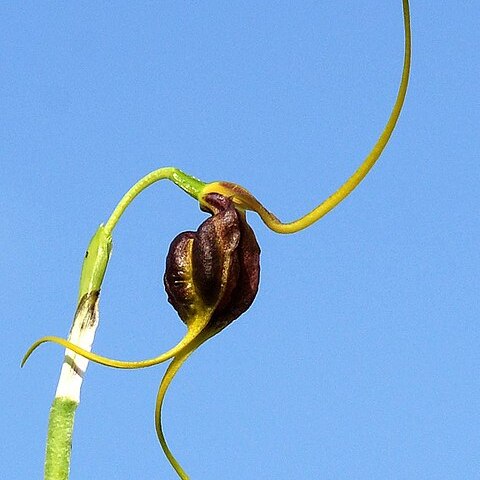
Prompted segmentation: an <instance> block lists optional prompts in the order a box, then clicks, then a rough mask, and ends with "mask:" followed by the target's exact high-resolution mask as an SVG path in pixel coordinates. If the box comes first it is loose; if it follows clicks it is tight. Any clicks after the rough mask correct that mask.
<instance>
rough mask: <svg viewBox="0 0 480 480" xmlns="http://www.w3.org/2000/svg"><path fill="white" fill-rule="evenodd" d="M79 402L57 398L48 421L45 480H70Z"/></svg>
mask: <svg viewBox="0 0 480 480" xmlns="http://www.w3.org/2000/svg"><path fill="white" fill-rule="evenodd" d="M77 406H78V403H77V402H74V401H73V400H69V399H67V398H55V399H54V401H53V403H52V408H51V409H50V418H49V421H48V437H47V453H46V458H45V480H68V475H69V472H70V452H71V450H72V433H73V421H74V417H75V410H76V408H77Z"/></svg>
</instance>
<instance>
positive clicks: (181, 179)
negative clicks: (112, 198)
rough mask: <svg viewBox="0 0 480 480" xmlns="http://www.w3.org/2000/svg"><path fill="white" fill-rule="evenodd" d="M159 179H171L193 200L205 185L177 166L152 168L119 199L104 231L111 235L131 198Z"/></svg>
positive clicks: (196, 198)
mask: <svg viewBox="0 0 480 480" xmlns="http://www.w3.org/2000/svg"><path fill="white" fill-rule="evenodd" d="M159 180H171V181H172V182H173V183H175V185H177V186H178V187H180V188H181V189H182V190H184V191H185V192H187V193H188V194H189V195H190V196H192V197H193V198H195V200H198V198H199V195H200V193H201V191H202V189H203V187H204V186H205V183H204V182H201V181H200V180H198V179H196V178H195V177H192V176H190V175H187V174H186V173H184V172H182V171H181V170H179V169H178V168H174V167H164V168H159V169H158V170H154V171H153V172H150V173H149V174H148V175H145V176H144V177H143V178H141V179H140V180H139V181H138V182H137V183H136V184H135V185H134V186H133V187H132V188H131V189H130V190H129V191H128V192H127V193H126V194H125V195H124V196H123V198H122V199H121V200H120V202H119V203H118V205H117V206H116V207H115V210H114V211H113V213H112V214H111V215H110V218H109V219H108V221H107V223H106V224H105V233H106V234H107V235H111V233H112V231H113V229H114V228H115V225H116V224H117V222H118V220H119V219H120V217H121V216H122V214H123V212H124V211H125V209H126V208H127V207H128V206H129V205H130V203H132V201H133V199H134V198H135V197H136V196H137V195H138V194H139V193H141V192H142V191H143V190H145V189H146V188H147V187H149V186H150V185H152V184H153V183H155V182H158V181H159Z"/></svg>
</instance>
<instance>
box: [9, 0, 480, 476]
mask: <svg viewBox="0 0 480 480" xmlns="http://www.w3.org/2000/svg"><path fill="white" fill-rule="evenodd" d="M411 8H412V25H413V35H414V57H413V65H412V77H411V84H410V90H409V93H408V98H407V102H406V105H405V109H404V111H403V113H402V116H401V119H400V122H399V124H398V128H397V130H396V131H395V134H394V136H393V138H392V141H391V142H390V144H389V146H388V148H387V149H386V151H385V153H384V155H383V156H382V158H381V160H380V162H379V163H378V165H377V166H376V167H375V169H374V170H373V171H372V172H371V174H370V175H369V176H368V178H367V180H366V181H365V182H364V183H363V184H362V185H361V186H360V188H358V190H356V191H355V192H354V194H353V195H351V196H350V197H349V198H348V199H347V200H346V201H345V202H343V203H342V204H341V205H340V206H339V207H338V208H337V209H335V210H334V211H333V212H332V213H331V214H329V215H328V216H327V217H325V218H324V219H323V220H321V221H320V222H319V223H318V224H316V225H315V226H313V227H312V228H310V229H308V230H306V231H303V232H301V233H298V234H296V235H293V236H279V235H276V234H274V233H272V232H270V231H268V230H266V229H265V228H264V227H263V225H262V224H261V222H260V221H259V220H258V218H256V216H255V215H250V217H249V218H250V222H251V225H252V226H253V227H254V229H255V230H256V233H257V237H258V240H259V243H260V244H261V246H262V252H263V253H262V278H261V287H260V291H259V294H258V297H257V299H256V301H255V303H254V305H253V306H252V308H251V309H250V310H249V311H248V312H247V313H246V314H244V315H243V316H242V317H241V318H240V319H238V320H237V321H236V322H235V323H234V324H233V325H231V326H230V327H229V328H228V329H227V330H225V331H224V332H223V333H222V334H221V335H219V336H217V337H216V338H215V339H214V340H212V341H210V342H209V343H208V344H207V345H204V346H203V347H202V348H201V349H200V350H199V351H198V352H197V353H196V354H195V355H194V356H192V358H191V359H190V360H189V361H188V363H187V364H186V365H185V366H184V368H183V369H182V371H181V372H180V374H179V375H178V377H177V378H176V379H175V381H174V383H173V385H172V387H171V390H170V391H169V393H168V395H167V399H166V404H165V409H164V419H165V431H166V435H167V438H168V440H169V443H170V445H171V448H172V450H173V451H174V452H175V454H176V455H177V456H178V458H179V460H180V462H181V463H182V464H183V465H184V467H185V469H186V470H187V471H188V472H189V473H190V475H191V477H192V479H195V480H203V479H206V480H208V479H214V478H227V479H229V480H235V479H239V480H244V479H251V478H268V479H280V480H282V479H288V480H290V479H292V478H305V479H317V478H319V479H320V478H322V479H328V480H330V479H331V480H337V479H338V480H343V479H345V480H347V479H348V480H363V479H366V480H367V479H368V480H376V479H378V480H380V479H381V480H385V479H389V480H400V479H409V480H410V479H416V478H419V479H422V480H427V479H432V480H433V479H435V480H438V479H459V480H460V479H461V480H465V479H479V478H480V473H479V472H480V456H479V451H480V411H479V405H480V375H479V368H480V329H479V326H478V291H479V284H478V283H479V282H478V267H479V264H480V262H479V248H478V237H479V216H478V210H479V208H478V207H479V201H478V200H479V194H478V180H479V168H478V162H479V160H478V158H479V141H478V132H479V127H480V122H479V114H478V105H479V104H480V98H479V93H478V76H479V67H480V58H479V53H478V52H479V50H478V44H479V40H480V38H479V35H478V14H479V9H478V6H476V5H475V2H463V3H462V2H460V3H459V2H453V1H446V2H429V1H418V2H416V1H413V2H412V5H411ZM401 15H402V13H401V2H400V0H396V1H393V0H389V1H380V0H375V1H373V0H372V1H363V2H356V1H355V2H354V1H345V2H338V1H324V2H313V1H305V2H300V3H295V2H286V1H280V2H254V1H244V2H219V1H205V2H185V1H179V2H173V1H167V2H125V1H123V2H73V3H67V2H3V3H2V5H1V6H0V98H1V112H2V114H1V116H0V127H1V128H0V158H1V175H0V182H1V183H0V188H1V192H2V196H1V198H2V201H1V202H0V209H1V216H0V218H1V220H0V222H1V225H2V227H1V228H0V243H1V250H2V266H1V269H0V285H1V288H0V300H1V304H2V313H3V315H2V317H3V319H2V331H3V334H2V338H3V342H2V345H3V351H2V357H3V361H2V363H1V366H0V369H1V383H2V392H3V393H2V396H1V409H0V422H1V428H0V431H1V433H2V437H3V441H2V448H1V449H0V463H1V465H2V478H8V479H24V478H32V479H33V478H41V476H42V469H43V456H44V453H43V451H44V442H45V432H46V423H47V417H48V410H49V407H50V403H51V401H52V398H53V394H54V391H55V387H56V383H57V379H58V373H59V369H60V365H61V362H62V358H63V354H62V350H61V349H60V347H58V346H54V345H47V346H44V347H42V348H41V349H40V350H39V351H37V352H36V353H35V355H34V356H33V357H32V358H31V361H30V363H29V364H28V366H27V367H26V368H25V369H23V370H20V368H19V362H20V359H21V357H22V355H23V353H24V351H25V349H26V348H27V347H28V345H29V344H30V343H31V342H32V341H33V340H35V339H36V338H38V337H41V336H43V335H45V334H56V335H60V336H65V335H66V334H67V332H68V329H69V327H70V323H71V318H72V315H73V312H74V309H75V300H76V295H77V284H78V277H79V271H80V266H81V262H82V257H83V254H84V250H85V248H86V246H87V243H88V241H89V238H90V236H91V235H92V233H93V232H94V230H95V229H96V226H97V225H98V224H99V223H100V222H102V221H105V220H106V219H107V217H108V215H109V214H110V212H111V210H112V209H113V207H114V206H115V204H116V202H117V201H118V200H119V199H120V197H121V195H122V194H123V193H124V192H125V191H126V190H127V189H128V188H129V187H130V186H131V185H132V184H133V183H134V182H135V181H136V180H137V179H138V178H140V177H141V176H143V175H144V174H146V173H147V172H149V171H151V170H153V169H155V168H158V167H161V166H168V165H174V166H177V167H179V168H182V169H183V170H185V171H186V172H188V173H190V174H192V175H195V176H197V177H199V178H201V179H202V180H204V181H211V180H216V179H223V180H230V181H235V182H238V183H240V184H242V185H244V186H246V187H247V188H249V189H250V190H251V191H252V192H253V193H254V194H255V195H256V196H257V197H258V198H259V199H261V200H262V201H263V202H264V204H265V205H266V206H267V207H268V208H269V209H271V210H272V211H274V212H275V213H276V214H277V215H278V216H279V217H280V218H282V219H284V220H291V219H294V218H296V217H297V216H299V215H300V214H303V213H304V212H306V211H307V210H309V209H310V208H312V207H313V206H315V205H316V204H317V203H319V202H320V201H321V200H323V199H324V198H326V197H327V196H328V195H329V194H330V193H331V192H332V191H333V190H334V189H335V188H336V187H338V186H339V185H340V184H341V183H342V182H343V180H344V179H345V178H346V177H347V176H348V175H350V173H351V172H352V171H353V170H354V169H355V168H356V166H357V165H358V164H359V162H360V161H361V160H362V159H363V157H364V156H365V155H366V154H367V153H368V151H369V149H370V148H371V146H372V145H373V143H374V142H375V140H376V138H377V136H378V134H379V132H380V131H381V129H382V128H383V125H384V123H385V121H386V119H387V117H388V114H389V112H390V108H391V105H392V103H393V101H394V97H395V94H396V89H397V85H398V80H399V76H400V70H401V61H402V48H403V47H402V45H403V32H402V18H401ZM204 218H205V214H203V213H202V212H200V211H199V210H198V208H197V205H196V204H195V202H194V201H193V200H192V199H190V198H189V197H187V196H186V195H184V194H183V193H182V192H180V191H179V190H178V189H176V188H175V187H174V186H172V185H171V184H167V183H164V184H159V185H156V186H154V187H152V188H151V189H149V191H147V192H146V193H144V194H143V195H142V196H141V197H140V198H139V199H138V200H137V201H136V202H135V204H134V205H133V206H132V207H131V208H130V209H129V210H128V211H127V213H126V214H125V216H124V217H123V218H122V220H121V222H120V224H119V225H118V228H117V230H116V231H115V235H114V253H113V256H112V259H111V262H110V265H109V268H108V272H107V277H106V280H105V283H104V289H103V292H102V293H103V295H102V301H101V324H100V328H99V330H98V333H97V337H96V341H95V345H94V349H95V350H96V351H98V352H100V353H103V354H108V355H111V356H114V357H120V358H125V359H140V358H146V357H150V356H152V355H154V354H157V353H159V352H161V351H164V350H166V349H167V348H168V347H170V346H171V345H173V344H174V343H176V341H177V340H178V339H179V338H180V337H181V336H182V334H183V331H184V327H183V324H182V323H181V321H180V320H179V319H178V318H177V317H176V315H175V313H174V311H173V309H172V308H171V307H170V306H169V305H168V304H167V302H166V295H165V293H164V290H163V285H162V275H163V269H164V259H165V254H166V251H167V248H168V245H169V243H170V241H171V240H172V239H173V237H174V236H175V235H176V234H178V233H179V232H181V231H183V230H188V229H195V228H197V226H198V225H199V224H200V222H201V221H202V220H203V219H204ZM164 368H165V367H164V366H159V367H156V368H152V369H148V370H144V371H130V372H125V371H117V370H111V369H106V368H104V367H100V366H97V365H90V367H89V370H88V373H87V376H86V381H85V384H84V388H83V394H82V403H81V405H80V407H79V410H78V413H77V419H76V428H75V434H74V448H73V458H72V473H71V480H79V479H101V478H115V479H116V480H126V479H128V480H130V479H134V478H151V479H165V480H166V479H174V478H176V476H175V474H174V472H173V471H172V470H171V468H170V466H169V464H168V462H167V460H166V459H165V457H164V456H163V454H162V452H161V449H160V447H159V445H158V443H157V440H156V436H155V432H154V427H153V409H154V400H155V395H156V390H157V386H158V383H159V381H160V378H161V376H162V374H163V371H164Z"/></svg>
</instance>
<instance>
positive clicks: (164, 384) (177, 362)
mask: <svg viewBox="0 0 480 480" xmlns="http://www.w3.org/2000/svg"><path fill="white" fill-rule="evenodd" d="M213 335H215V332H208V331H204V332H202V333H201V334H200V335H199V336H198V337H197V338H196V339H195V340H194V341H193V342H192V343H191V344H190V345H189V346H188V347H187V348H185V349H184V350H183V351H182V352H181V353H179V354H178V355H177V356H176V357H175V358H174V359H173V360H172V362H171V363H170V365H169V366H168V368H167V370H166V371H165V375H164V376H163V378H162V381H161V383H160V387H159V389H158V394H157V401H156V403H155V430H156V432H157V437H158V440H159V442H160V445H161V446H162V450H163V452H164V453H165V456H166V457H167V458H168V461H169V462H170V464H171V465H172V467H173V469H174V470H175V471H176V472H177V474H178V476H179V477H180V478H181V479H182V480H189V478H190V477H189V476H188V475H187V474H186V473H185V470H183V468H182V467H181V466H180V464H179V463H178V461H177V459H176V458H175V457H174V455H173V453H172V452H171V451H170V449H169V448H168V445H167V441H166V439H165V435H164V434H163V428H162V406H163V401H164V399H165V394H166V393H167V390H168V387H169V386H170V383H171V382H172V380H173V378H174V377H175V375H176V374H177V372H178V370H180V367H181V366H182V365H183V363H184V362H185V360H187V358H188V357H189V356H190V355H191V354H192V353H193V352H194V351H195V350H196V349H197V348H198V347H199V346H200V345H201V344H202V343H204V342H206V341H207V340H208V339H209V338H211V337H212V336H213Z"/></svg>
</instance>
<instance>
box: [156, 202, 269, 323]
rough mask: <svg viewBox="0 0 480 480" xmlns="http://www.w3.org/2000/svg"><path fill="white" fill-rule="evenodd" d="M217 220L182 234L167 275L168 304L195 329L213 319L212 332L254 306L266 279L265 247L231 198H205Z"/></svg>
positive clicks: (176, 241) (173, 247)
mask: <svg viewBox="0 0 480 480" xmlns="http://www.w3.org/2000/svg"><path fill="white" fill-rule="evenodd" d="M205 200H206V203H207V205H208V210H209V211H210V213H212V216H211V217H210V218H209V219H207V220H205V221H204V222H203V223H202V224H201V225H200V227H199V228H198V230H197V231H196V232H184V233H181V234H180V235H178V236H177V237H176V238H175V239H174V240H173V242H172V244H171V245H170V249H169V252H168V255H167V263H166V271H165V276H164V282H165V289H166V291H167V295H168V301H169V302H170V303H171V304H172V305H173V308H175V310H176V311H177V312H178V314H179V316H180V318H181V319H182V320H183V322H184V323H186V324H187V326H190V325H191V324H192V323H193V322H195V321H196V319H198V318H199V317H204V316H205V315H209V316H210V320H209V322H208V324H207V327H206V328H208V329H211V330H214V331H216V332H218V331H220V330H222V329H223V328H225V327H226V326H227V325H229V324H230V323H231V322H233V320H235V319H236V318H238V317H239V316H240V315H241V314H242V313H243V312H245V311H246V310H247V309H248V307H250V305H251V304H252V302H253V300H254V298H255V295H256V293H257V290H258V282H259V276H260V262H259V259H260V247H259V246H258V243H257V240H256V239H255V235H254V233H253V231H252V229H251V228H250V226H249V225H248V224H247V222H246V218H245V213H244V212H243V211H240V210H237V209H236V208H235V207H234V205H233V202H232V201H231V199H229V198H227V197H224V196H223V195H220V194H218V193H210V194H208V195H207V196H206V198H205Z"/></svg>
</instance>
